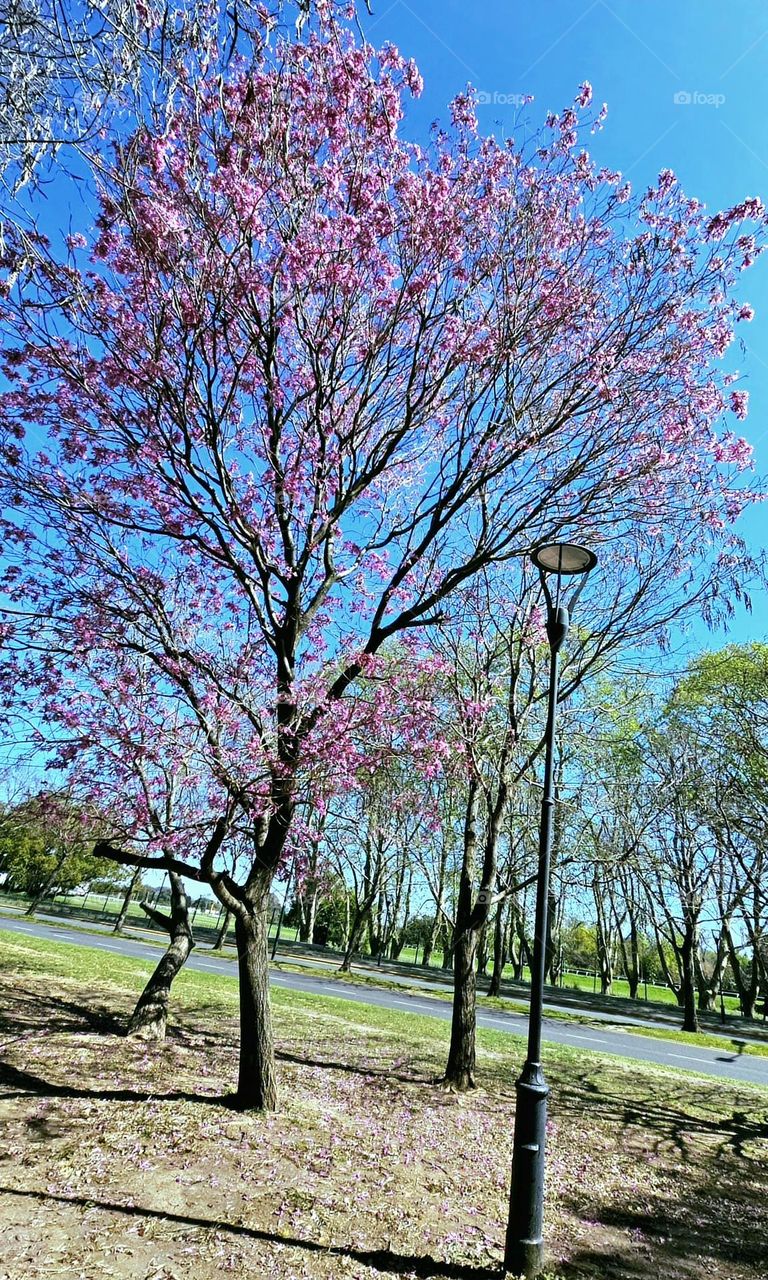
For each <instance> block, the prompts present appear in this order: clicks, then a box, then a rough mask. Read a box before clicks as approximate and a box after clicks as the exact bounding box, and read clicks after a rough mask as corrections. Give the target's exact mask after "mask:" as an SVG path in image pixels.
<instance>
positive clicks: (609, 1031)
mask: <svg viewBox="0 0 768 1280" xmlns="http://www.w3.org/2000/svg"><path fill="white" fill-rule="evenodd" d="M0 929H8V930H9V931H12V932H14V933H22V934H27V935H28V936H31V937H35V938H55V939H57V940H58V941H60V942H74V943H77V944H78V945H80V946H87V947H93V948H94V949H96V950H99V951H111V952H116V953H117V954H118V955H124V956H133V957H135V958H137V959H142V960H156V959H157V958H158V948H157V946H152V945H151V944H147V943H145V942H141V941H139V940H137V939H134V938H116V937H114V936H113V935H105V936H104V937H99V936H97V935H95V934H84V933H82V932H81V931H79V930H77V929H69V928H61V927H58V926H55V925H46V924H42V923H40V922H39V921H37V920H13V919H7V918H3V919H0ZM0 946H2V943H0ZM187 964H188V966H189V968H191V969H196V970H201V971H207V972H213V973H229V974H231V973H233V972H234V959H233V958H231V959H228V958H225V957H219V956H214V955H212V954H211V953H210V952H206V951H204V950H199V951H194V952H193V953H192V955H191V957H190V959H189V960H188V961H187ZM271 981H272V983H273V985H274V986H275V987H285V988H287V989H288V990H290V991H305V992H309V993H310V994H317V995H326V996H335V997H336V999H342V1000H354V1001H356V1002H357V1003H358V1004H367V1005H377V1006H379V1007H382V1008H386V1009H407V1010H408V1011H409V1012H410V1013H422V1014H426V1015H427V1016H429V1017H432V1018H442V1019H444V1020H448V1019H450V1016H451V1006H450V1004H449V1003H448V1002H447V1001H445V1000H435V999H432V998H430V997H429V996H427V995H421V994H419V995H416V996H407V995H405V994H400V993H399V992H398V991H392V990H389V989H377V988H375V987H359V986H354V985H352V984H346V983H343V982H341V981H339V980H338V979H333V980H331V981H329V980H328V979H327V978H325V977H323V976H321V975H315V974H309V973H306V974H305V973H286V972H275V971H273V973H272V975H271ZM481 1006H482V998H481V1000H480V1006H479V1008H478V1017H477V1020H478V1024H479V1025H480V1026H481V1027H491V1028H492V1029H493V1030H495V1031H506V1032H509V1033H511V1034H514V1035H517V1036H520V1035H524V1034H525V1032H526V1025H527V1019H526V1017H525V1015H524V1014H519V1013H500V1012H496V1011H494V1012H492V1013H491V1012H489V1013H486V1012H484V1011H483V1010H482V1007H481ZM543 1036H544V1040H545V1041H548V1042H550V1043H552V1044H563V1045H569V1046H570V1047H571V1048H575V1049H582V1050H585V1051H591V1050H594V1051H595V1052H598V1053H610V1054H614V1055H616V1056H617V1057H621V1058H634V1059H636V1060H639V1061H642V1062H652V1063H656V1064H657V1065H659V1066H663V1067H667V1068H668V1069H670V1070H672V1071H681V1070H682V1071H693V1072H698V1073H700V1074H702V1075H707V1076H719V1077H721V1078H722V1079H726V1080H733V1081H736V1082H737V1083H739V1084H757V1085H762V1086H763V1087H765V1088H768V1058H766V1057H757V1056H753V1055H750V1054H746V1053H743V1052H740V1047H739V1044H740V1042H739V1041H738V1040H728V1039H727V1038H725V1037H724V1038H723V1044H722V1048H717V1049H709V1048H705V1047H704V1046H701V1045H698V1044H691V1045H690V1047H689V1046H688V1045H687V1044H680V1043H678V1042H677V1041H673V1040H670V1041H665V1040H656V1039H650V1038H647V1037H645V1036H639V1035H633V1034H632V1033H631V1032H628V1031H625V1030H623V1029H622V1028H619V1027H615V1028H614V1027H610V1028H609V1027H602V1026H600V1027H592V1026H584V1025H583V1024H580V1023H573V1022H571V1023H569V1022H566V1021H560V1020H559V1019H554V1018H546V1017H545V1019H544V1030H543ZM511 1052H512V1053H513V1054H515V1053H517V1054H519V1056H520V1059H521V1063H522V1058H523V1056H524V1051H523V1049H522V1047H520V1048H518V1047H517V1046H516V1047H515V1048H514V1049H512V1050H511Z"/></svg>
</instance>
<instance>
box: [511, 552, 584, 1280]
mask: <svg viewBox="0 0 768 1280" xmlns="http://www.w3.org/2000/svg"><path fill="white" fill-rule="evenodd" d="M531 560H532V561H533V563H534V564H535V565H536V567H537V569H538V570H539V576H540V578H541V586H542V591H543V593H544V599H545V601H546V605H547V627H546V630H547V640H548V641H549V690H548V701H547V725H546V730H545V734H544V749H545V754H544V793H543V795H542V800H541V826H540V829H539V866H538V874H537V879H536V926H535V932H534V938H533V959H532V961H531V1005H530V1013H529V1016H528V1055H527V1057H526V1060H525V1066H524V1067H523V1070H522V1073H521V1075H520V1078H519V1080H518V1081H517V1085H516V1091H517V1105H516V1110H515V1139H514V1146H513V1150H512V1186H511V1189H510V1193H509V1221H508V1223H507V1238H506V1244H505V1248H504V1266H505V1269H506V1270H507V1271H511V1272H513V1273H515V1274H516V1275H520V1274H523V1275H525V1276H528V1277H533V1276H538V1275H539V1274H540V1272H541V1271H542V1270H543V1268H544V1237H543V1234H542V1224H543V1218H544V1144H545V1139H546V1128H547V1096H548V1094H549V1086H548V1084H547V1082H546V1080H545V1079H544V1072H543V1070H542V1066H541V1016H542V1008H543V1005H544V973H545V970H546V964H547V914H548V907H549V873H550V860H551V854H552V836H553V832H554V819H555V764H554V760H555V727H556V724H557V699H558V683H559V654H560V650H561V649H562V647H563V641H564V640H565V637H566V636H567V634H568V625H569V622H570V619H569V616H568V610H567V608H566V607H565V605H563V604H561V603H560V586H561V582H562V578H563V576H571V575H574V574H575V575H579V576H580V578H581V582H580V585H579V586H578V587H577V589H576V591H575V592H574V593H573V594H572V595H571V598H570V604H571V607H573V605H574V604H575V602H576V600H577V599H578V597H579V594H580V592H581V588H582V587H583V585H584V582H585V581H586V575H587V574H588V573H589V572H590V571H591V570H592V569H593V568H594V567H595V565H596V563H597V556H596V555H595V553H594V551H590V550H589V549H588V548H587V547H581V546H576V545H574V544H572V543H566V542H559V543H558V542H551V543H545V544H544V545H542V546H539V547H536V548H535V549H534V550H533V551H532V552H531ZM549 573H554V574H556V575H557V592H556V594H555V598H554V600H553V599H552V595H551V593H550V590H549V587H548V586H547V578H546V575H547V574H549Z"/></svg>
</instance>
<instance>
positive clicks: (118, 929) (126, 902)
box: [112, 867, 141, 933]
mask: <svg viewBox="0 0 768 1280" xmlns="http://www.w3.org/2000/svg"><path fill="white" fill-rule="evenodd" d="M140 876H141V867H137V868H136V870H135V871H134V873H133V875H132V876H131V879H130V883H129V885H128V888H127V889H126V891H125V897H124V898H123V902H122V906H121V907H120V912H119V914H118V917H117V919H116V921H115V927H114V929H113V930H112V932H113V933H122V932H123V925H124V924H125V921H126V917H127V915H128V908H129V907H130V905H131V900H132V898H133V893H134V890H135V888H136V885H137V884H138V883H139V878H140Z"/></svg>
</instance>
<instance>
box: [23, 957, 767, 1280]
mask: <svg viewBox="0 0 768 1280" xmlns="http://www.w3.org/2000/svg"><path fill="white" fill-rule="evenodd" d="M148 972H149V966H148V965H147V964H145V963H143V962H140V961H136V960H128V959H126V958H123V957H119V956H114V955H110V954H106V953H104V952H103V951H97V950H94V949H92V948H88V947H87V946H72V945H68V944H65V943H56V942H50V941H41V940H36V939H27V938H24V939H19V937H18V935H12V934H8V933H6V934H3V933H2V932H0V994H1V995H2V998H3V1006H2V1014H1V1016H2V1021H1V1022H0V1032H1V1038H2V1067H1V1068H0V1127H1V1130H2V1133H3V1142H2V1149H1V1150H0V1159H2V1170H0V1257H1V1258H2V1259H3V1262H2V1266H3V1267H5V1270H4V1271H0V1274H2V1275H3V1277H4V1280H5V1278H6V1277H7V1280H38V1278H40V1280H42V1278H43V1277H45V1278H46V1280H49V1278H50V1277H67V1278H69V1277H78V1278H79V1277H83V1278H84V1280H96V1278H97V1277H104V1276H112V1277H117V1278H118V1280H181V1278H182V1277H185V1278H186V1277H188V1276H192V1277H194V1278H195V1280H212V1278H213V1277H218V1276H228V1275H231V1276H241V1277H245V1276H249V1277H262V1276H264V1277H280V1278H281V1280H294V1278H298V1277H302V1278H304V1277H306V1278H307V1280H331V1278H333V1280H335V1278H336V1277H340V1278H349V1280H352V1278H354V1280H375V1278H376V1277H385V1276H387V1277H395V1278H396V1280H397V1278H400V1280H406V1278H410V1277H422V1276H423V1277H434V1280H441V1278H442V1277H445V1278H446V1280H448V1278H449V1277H451V1278H454V1280H490V1277H491V1276H492V1275H498V1264H499V1261H500V1258H501V1253H502V1243H503V1224H504V1220H505V1216H506V1199H507V1193H508V1178H509V1161H510V1151H511V1135H512V1123H513V1114H514V1088H513V1082H514V1077H515V1075H516V1073H517V1070H518V1069H519V1065H520V1061H521V1057H522V1045H521V1042H520V1040H519V1039H518V1038H516V1037H514V1036H511V1035H508V1034H506V1033H502V1032H486V1031H483V1032H481V1033H480V1035H479V1046H480V1071H479V1082H480V1085H481V1088H480V1089H478V1090H477V1091H476V1092H474V1093H473V1094H471V1095H467V1096H464V1097H456V1096H454V1095H452V1094H449V1093H445V1092H443V1091H442V1090H440V1089H439V1088H437V1087H436V1085H435V1083H434V1081H435V1077H436V1076H437V1075H438V1073H439V1071H440V1068H441V1066H442V1065H443V1064H444V1061H445V1054H446V1049H447V1036H448V1028H447V1026H446V1025H444V1024H442V1023H436V1022H433V1021H432V1020H431V1019H429V1018H426V1017H423V1016H421V1015H419V1014H412V1013H409V1012H399V1011H398V1012H397V1013H394V1012H390V1011H385V1010H380V1009H377V1008H373V1007H367V1006H362V1005H357V1004H352V1003H350V1002H348V1001H344V1000H337V999H333V998H325V997H323V998H319V997H315V996H309V995H304V994H301V993H294V992H286V991H284V990H276V991H275V992H274V1009H275V1023H276V1032H277V1040H278V1047H279V1055H280V1076H281V1085H282V1101H281V1110H280V1112H279V1113H278V1114H276V1115H266V1116H265V1115H258V1114H240V1113H237V1112H235V1111H233V1110H232V1108H231V1106H230V1105H229V1099H228V1096H227V1095H228V1093H229V1091H230V1090H231V1088H232V1085H233V1082H234V1080H235V1076H236V1060H237V1049H236V1037H237V1025H236V1017H237V987H236V980H235V979H234V978H233V977H228V976H220V975H218V974H203V973H192V972H185V973H183V974H182V975H181V977H180V979H179V980H178V982H177V984H176V987H175V988H174V997H175V998H174V1004H173V1016H172V1033H171V1035H170V1036H169V1039H168V1040H167V1041H166V1042H165V1043H164V1044H162V1045H150V1046H148V1045H144V1044H141V1043H138V1042H135V1041H127V1040H125V1039H124V1038H121V1036H120V1034H119V1030H120V1021H121V1019H122V1018H124V1017H125V1015H126V1014H127V1012H128V1011H129V1010H130V1008H131V1005H132V1002H133V1000H134V999H135V997H136V995H137V994H138V991H139V990H140V989H141V986H142V984H143V982H144V981H145V979H146V976H147V975H148ZM546 1068H547V1074H548V1077H549V1080H550V1083H551V1085H552V1099H551V1107H550V1117H551V1119H550V1127H549V1156H548V1190H547V1241H548V1246H549V1251H550V1256H551V1258H552V1261H553V1271H556V1272H557V1273H558V1274H559V1275H562V1276H563V1277H566V1278H567V1280H571V1278H572V1280H576V1278H577V1277H581V1278H583V1280H587V1278H589V1280H598V1277H599V1278H600V1280H603V1277H606V1278H608V1277H612V1278H614V1280H630V1278H631V1280H639V1278H640V1277H648V1278H649V1280H650V1277H654V1280H655V1278H656V1277H658V1276H664V1277H665V1280H694V1278H695V1280H701V1277H708V1278H710V1280H757V1278H758V1277H765V1276H768V1264H767V1263H766V1261H765V1260H766V1249H765V1240H766V1238H768V1091H763V1090H760V1089H756V1088H755V1089H745V1088H740V1087H735V1086H731V1085H728V1084H725V1083H723V1082H721V1081H710V1080H708V1079H705V1078H703V1077H699V1076H695V1075H691V1074H687V1073H683V1072H675V1073H670V1072H667V1071H664V1070H661V1069H653V1068H651V1067H649V1066H648V1065H646V1064H639V1063H634V1062H626V1061H622V1060H620V1059H613V1058H609V1057H602V1056H600V1055H598V1054H592V1053H576V1052H573V1051H570V1050H564V1049H559V1050H558V1049H555V1048H551V1047H548V1048H547V1056H546Z"/></svg>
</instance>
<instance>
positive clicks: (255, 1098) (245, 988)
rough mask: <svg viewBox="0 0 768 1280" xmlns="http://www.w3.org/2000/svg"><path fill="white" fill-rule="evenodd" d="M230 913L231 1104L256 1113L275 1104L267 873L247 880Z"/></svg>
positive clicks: (274, 1106) (273, 1108) (272, 1107)
mask: <svg viewBox="0 0 768 1280" xmlns="http://www.w3.org/2000/svg"><path fill="white" fill-rule="evenodd" d="M241 907H242V909H241V910H238V911H237V912H236V914H235V940H236V942H237V963H238V972H239V978H240V1070H239V1075H238V1081H237V1095H236V1102H237V1105H238V1106H239V1107H242V1108H243V1109H244V1110H246V1109H254V1110H258V1111H275V1110H276V1108H277V1078H276V1073H275V1049H274V1038H273V1034H272V1011H271V1008H270V1003H269V877H268V876H266V875H264V876H263V877H260V878H258V879H252V880H251V882H250V883H249V885H248V889H247V899H246V900H245V901H243V902H242V904H241Z"/></svg>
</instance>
